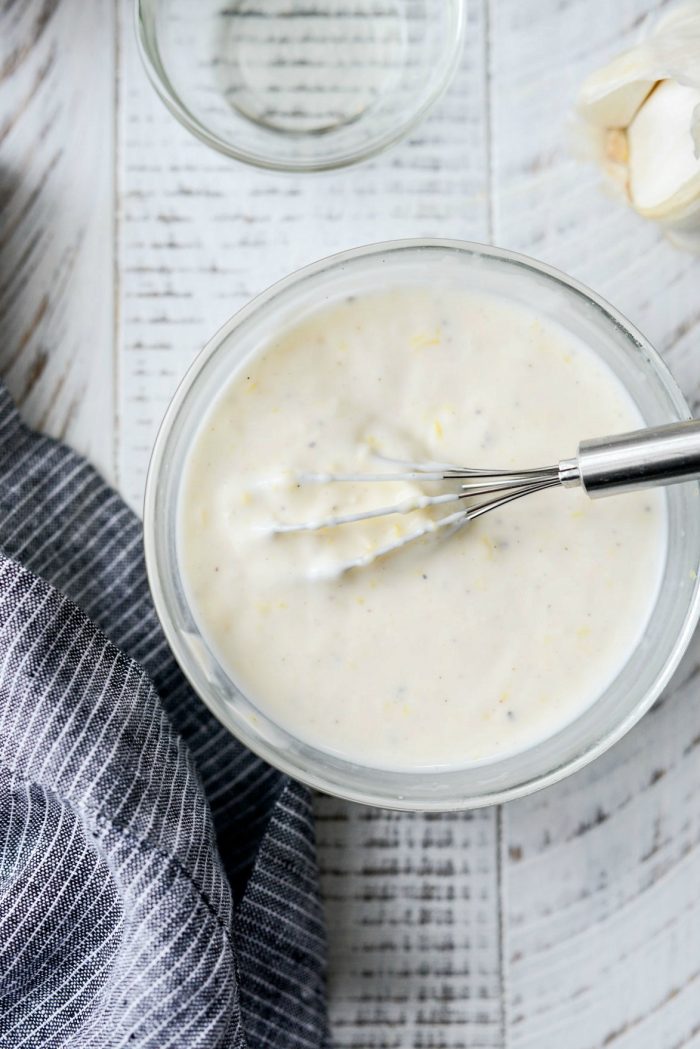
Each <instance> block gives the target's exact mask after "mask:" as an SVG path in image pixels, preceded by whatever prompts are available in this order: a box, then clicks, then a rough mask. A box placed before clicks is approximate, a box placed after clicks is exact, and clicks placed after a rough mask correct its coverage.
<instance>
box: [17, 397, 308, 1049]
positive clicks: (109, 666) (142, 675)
mask: <svg viewBox="0 0 700 1049" xmlns="http://www.w3.org/2000/svg"><path fill="white" fill-rule="evenodd" d="M324 954H325V942H324V928H323V919H322V912H321V906H320V901H319V894H318V877H317V868H316V857H315V846H314V837H313V825H312V819H311V811H310V801H309V796H308V794H307V792H306V790H305V789H304V788H302V787H301V786H300V785H299V784H296V783H294V782H290V781H289V780H287V779H285V778H284V777H282V776H281V775H280V774H279V773H277V772H275V771H274V770H272V769H271V768H269V766H267V765H265V764H264V763H263V762H262V761H260V760H259V759H258V758H256V757H254V756H253V755H252V754H250V753H249V752H248V751H247V750H245V749H244V748H243V747H242V746H241V745H240V744H239V743H237V742H236V741H235V740H234V739H233V738H232V737H231V736H230V735H229V734H228V733H227V732H226V731H225V730H224V729H223V728H222V727H221V726H220V725H219V723H218V722H217V721H216V720H215V719H214V718H213V716H212V715H210V714H209V713H208V711H207V710H206V708H205V707H204V705H203V704H202V703H201V701H200V700H198V699H197V697H196V696H195V695H194V694H193V693H192V691H191V689H190V688H189V686H188V685H187V683H186V681H185V680H184V678H183V677H182V675H181V674H180V671H179V669H178V667H177V666H176V664H175V663H174V660H173V657H172V655H171V653H170V651H169V650H168V647H167V645H166V643H165V640H164V637H163V635H162V633H161V630H160V627H159V624H158V621H157V618H156V615H155V612H154V610H153V606H152V604H151V601H150V597H149V594H148V591H147V587H146V579H145V572H144V565H143V559H142V544H141V526H140V523H139V521H138V520H137V518H136V517H135V516H134V515H133V514H132V513H131V511H130V510H129V509H128V508H127V507H126V506H125V505H124V504H123V502H122V501H121V499H120V498H119V497H118V496H117V495H116V494H115V492H113V491H112V490H110V489H109V488H108V487H107V486H106V485H105V483H104V482H103V481H102V480H101V479H100V477H99V476H98V475H97V473H96V472H95V471H94V470H93V469H92V468H91V467H90V466H89V465H88V464H87V463H86V462H85V461H84V460H83V459H81V458H80V457H78V456H77V455H76V454H75V453H74V452H72V451H70V450H69V449H67V448H65V447H64V446H62V445H61V444H59V443H57V442H55V441H52V440H50V439H49V438H46V437H42V436H39V435H37V434H34V433H32V432H30V431H29V430H28V429H26V428H25V427H24V426H23V424H22V423H21V422H20V419H19V417H18V415H17V412H16V411H15V408H14V405H13V404H12V402H11V400H10V397H9V395H8V393H7V391H6V390H5V389H4V388H3V387H2V385H1V384H0V1046H2V1047H3V1049H5V1047H8V1049H9V1047H12V1049H20V1047H39V1046H40V1047H42V1049H54V1047H59V1046H60V1047H64V1046H65V1047H75V1049H78V1047H79V1049H93V1047H95V1049H97V1047H99V1049H116V1047H118V1046H125V1047H129V1049H136V1047H138V1049H142V1047H149V1049H166V1047H168V1046H171V1047H190V1046H206V1047H207V1049H217V1047H232V1049H259V1047H268V1046H269V1047H274V1049H302V1047H303V1049H321V1047H326V1046H327V1045H328V1034H327V1026H326V1011H325V993H324Z"/></svg>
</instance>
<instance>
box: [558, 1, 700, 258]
mask: <svg viewBox="0 0 700 1049" xmlns="http://www.w3.org/2000/svg"><path fill="white" fill-rule="evenodd" d="M578 111H579V114H580V116H581V117H582V118H583V120H582V121H581V124H580V128H579V145H580V146H585V154H586V155H587V156H588V157H589V158H591V159H593V160H594V161H595V162H596V163H597V164H598V165H599V166H600V167H601V168H602V169H603V171H604V173H605V174H606V176H607V178H608V183H609V185H611V186H613V187H617V189H618V192H619V191H622V193H623V195H624V197H625V198H626V200H627V202H628V203H629V204H631V205H632V207H634V208H635V210H636V211H638V212H639V213H640V214H641V215H643V216H644V217H646V218H649V219H653V220H655V221H657V222H659V223H660V224H661V225H662V226H663V227H664V229H665V231H666V233H667V234H668V235H669V236H670V237H671V238H672V239H673V240H674V241H675V242H676V243H678V244H682V245H683V246H684V247H690V249H691V250H694V251H697V250H698V249H699V248H700V0H687V2H686V3H683V4H681V5H679V6H677V7H676V8H674V9H672V10H671V11H669V12H668V13H667V14H666V15H665V16H663V17H662V18H661V19H659V21H658V22H657V23H656V26H655V27H654V28H653V31H652V32H651V33H650V34H649V36H648V37H647V39H646V40H644V41H643V42H642V43H640V44H638V45H637V47H634V48H632V49H631V50H630V51H627V52H626V53H625V54H623V55H620V56H618V57H617V58H615V59H613V61H612V62H610V63H609V64H608V65H607V66H605V67H604V68H603V69H599V70H597V71H596V72H594V73H592V74H591V75H590V76H589V77H588V79H587V80H586V81H585V82H584V84H583V86H582V88H581V91H580V93H579V99H578ZM579 152H581V153H583V152H584V150H582V149H579Z"/></svg>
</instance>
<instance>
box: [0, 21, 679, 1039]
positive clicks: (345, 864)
mask: <svg viewBox="0 0 700 1049" xmlns="http://www.w3.org/2000/svg"><path fill="white" fill-rule="evenodd" d="M193 2H194V0H193ZM657 6H662V4H661V3H659V4H656V3H654V0H615V3H611V2H609V0H469V33H468V41H467V47H466V51H465V55H464V60H463V62H462V67H461V70H460V72H459V75H458V77H457V80H456V81H455V83H454V84H453V86H452V88H451V90H450V92H449V95H448V96H447V97H446V98H445V99H444V101H443V102H442V103H441V104H440V105H439V106H438V108H437V109H436V110H435V111H434V112H433V114H432V115H431V116H430V118H429V119H428V120H427V122H426V123H425V124H424V125H423V126H422V127H421V128H419V130H418V131H417V132H416V133H415V134H414V135H413V136H412V139H411V140H410V141H408V142H406V143H404V144H403V145H402V146H399V147H398V148H396V149H394V150H393V151H392V152H390V153H389V154H387V155H386V156H384V157H382V158H380V159H379V160H377V161H376V162H373V163H371V164H369V165H367V166H364V167H360V168H358V169H355V170H351V171H347V172H344V173H340V174H334V175H326V176H318V177H291V176H289V177H285V176H279V175H277V176H272V175H265V174H262V173H260V172H257V171H253V170H249V169H247V168H244V167H242V166H238V165H236V164H234V163H232V162H229V161H227V160H225V159H224V158H222V157H220V156H218V155H217V154H215V153H212V152H210V151H208V150H207V149H206V148H205V147H204V146H202V145H201V144H200V143H199V142H197V141H195V140H194V139H193V138H191V137H189V135H188V134H187V133H186V132H185V131H184V130H183V129H182V128H180V126H179V125H178V124H177V123H176V122H175V121H174V120H173V119H172V117H171V116H170V115H169V114H168V113H167V112H166V110H165V109H164V107H163V106H162V105H161V103H160V102H159V101H158V99H157V98H156V97H155V95H154V93H153V91H152V89H151V88H150V86H149V85H148V83H147V81H146V78H145V75H144V73H143V72H142V70H141V68H140V64H139V59H138V56H137V53H136V46H135V41H134V35H133V29H132V17H131V4H130V3H129V2H127V0H5V3H4V4H3V5H1V6H0V187H1V188H0V206H1V209H2V210H1V212H0V373H1V374H2V376H3V378H5V380H6V381H7V382H8V383H9V385H10V388H11V390H12V392H13V393H14V395H15V397H16V398H17V400H18V402H19V404H20V406H21V408H22V410H23V412H24V414H25V416H26V417H27V418H28V419H29V420H30V421H31V422H32V423H33V424H35V425H37V426H39V427H42V428H44V429H46V430H48V431H50V432H51V433H54V434H57V435H59V436H61V437H63V438H65V439H66V440H67V441H68V442H70V443H71V444H73V445H74V446H76V447H77V448H79V449H80V450H82V451H83V452H85V453H86V454H87V455H88V456H90V458H91V459H92V460H93V461H94V462H95V463H97V464H98V466H99V467H100V468H101V470H102V471H103V472H104V473H105V475H106V476H107V477H108V478H109V479H110V480H112V481H113V482H114V483H115V484H116V485H117V486H118V487H119V488H120V489H121V491H122V492H123V493H124V495H125V497H126V498H127V499H128V500H129V502H130V503H131V504H132V505H133V506H134V507H136V508H139V506H140V501H141V495H142V490H143V483H144V476H145V471H146V465H147V462H148V456H149V450H150V447H151V443H152V441H153V437H154V434H155V431H156V427H157V425H158V422H159V420H160V418H161V415H162V413H163V410H164V408H165V406H166V404H167V402H168V400H169V398H170V396H171V394H172V392H173V390H174V389H175V386H176V384H177V382H178V380H179V378H180V377H181V375H182V374H183V372H184V370H185V368H186V367H187V365H188V364H189V362H190V361H191V360H192V358H193V357H194V355H195V354H196V353H197V351H198V350H199V348H200V347H201V346H202V344H203V343H204V341H205V340H206V339H207V338H208V336H209V335H211V334H212V333H213V332H214V331H215V330H216V329H217V328H218V326H219V325H220V324H221V323H222V322H223V321H224V320H225V319H226V318H227V317H228V316H230V314H232V313H233V312H234V311H235V310H236V309H238V307H239V306H241V305H242V304H243V303H244V302H246V301H247V300H248V299H249V298H250V297H251V296H252V295H254V294H255V293H256V292H258V291H260V290H261V289H263V288H264V287H266V286H267V285H268V284H270V283H271V282H272V281H273V280H275V279H276V278H278V277H281V276H283V275H284V274H286V273H288V272H290V271H291V270H293V269H296V268H297V267H298V266H300V265H302V264H304V263H306V262H309V261H311V260H312V259H315V258H317V257H319V256H322V255H325V254H327V253H329V252H332V251H335V250H338V249H341V248H347V247H351V246H354V245H356V244H360V243H365V242H370V241H375V240H379V239H384V238H392V237H406V236H420V235H433V236H451V237H465V238H471V239H475V240H482V241H488V242H493V243H496V244H501V245H503V246H506V247H511V248H515V249H517V250H520V251H525V252H529V253H531V254H534V255H536V256H538V257H540V258H542V259H544V260H546V261H547V262H551V263H553V264H555V265H557V266H560V267H562V268H564V269H566V270H568V271H569V272H570V273H572V274H573V275H574V276H576V277H578V278H580V279H581V280H583V281H585V282H586V283H588V284H590V285H591V286H592V287H594V288H595V289H596V290H597V291H599V292H601V293H602V294H603V295H605V296H606V297H607V298H609V299H610V300H612V301H613V302H614V303H615V304H616V305H617V306H618V307H620V308H621V309H622V310H623V312H625V313H626V314H627V315H628V316H629V317H630V318H631V320H632V321H634V322H635V323H636V324H637V325H639V326H640V327H641V328H642V330H644V331H645V332H646V333H647V334H648V335H649V336H650V337H651V339H652V340H653V341H654V342H655V344H656V345H657V347H658V348H659V349H660V350H661V351H662V352H663V353H664V355H665V357H666V359H667V360H668V362H669V364H670V365H671V367H672V368H673V370H674V371H675V373H676V376H677V377H678V379H679V381H680V382H681V384H682V386H683V387H684V389H685V392H686V394H687V395H688V397H689V398H690V400H691V401H692V402H693V404H694V406H695V408H696V409H698V408H700V262H698V261H697V260H693V259H692V258H691V257H690V256H687V255H684V254H682V253H679V252H677V251H675V250H673V249H672V248H671V247H669V246H668V245H667V244H666V243H664V242H663V241H661V240H660V239H659V236H658V235H657V233H656V231H655V230H654V229H653V228H651V227H649V226H647V225H645V224H644V223H642V222H641V221H640V220H637V219H636V218H635V217H634V216H633V215H632V214H630V213H627V212H626V211H625V210H624V209H623V208H621V207H620V206H618V205H617V204H616V203H614V202H613V201H611V200H609V199H607V198H606V197H605V196H604V195H603V194H602V193H601V192H600V191H599V188H598V185H597V176H596V174H595V173H594V172H593V171H591V170H588V169H586V168H584V167H581V166H580V165H579V164H578V163H577V162H576V161H575V160H574V159H572V157H571V156H570V153H569V149H568V144H567V128H566V124H567V119H568V116H569V113H570V105H571V99H572V96H573V93H574V91H575V89H576V86H577V84H578V82H579V81H580V79H581V78H582V76H583V75H584V74H585V73H586V72H587V71H588V70H589V69H590V68H592V67H593V66H595V65H596V64H598V63H599V62H601V61H602V60H603V59H605V57H606V56H608V55H611V54H612V53H614V52H615V51H617V50H619V49H621V48H622V47H624V46H626V45H628V44H629V43H630V41H631V40H632V39H633V37H634V35H635V33H637V32H638V30H639V26H640V24H641V22H642V20H643V18H644V17H645V16H646V15H647V14H648V13H649V11H653V10H654V8H655V7H657ZM699 685H700V646H698V645H697V644H696V645H695V646H694V650H693V651H692V652H691V653H690V654H689V656H688V658H686V660H685V662H684V664H683V667H682V668H681V671H680V672H679V673H678V675H677V677H676V681H675V684H674V686H673V687H672V688H671V689H669V691H668V692H667V694H666V695H665V697H664V698H663V699H662V701H661V702H660V703H659V704H658V705H657V707H656V708H655V709H654V710H653V711H652V713H651V714H649V715H648V716H647V717H646V718H645V719H644V721H643V722H642V723H641V724H640V725H639V726H638V727H637V728H636V729H635V730H634V731H632V732H631V733H630V735H629V736H628V737H627V738H626V739H625V740H624V741H623V742H622V743H620V744H619V745H618V746H616V747H615V748H614V749H613V750H612V752H610V753H608V754H607V755H606V756H605V757H603V758H602V759H600V760H599V761H597V762H596V763H595V764H594V765H593V766H591V767H589V768H588V769H586V770H585V771H583V772H582V773H579V774H578V775H576V776H574V777H573V778H571V779H569V780H567V781H566V782H565V783H562V784H560V785H559V786H557V787H554V788H550V789H549V790H547V791H545V792H542V793H539V794H536V795H534V796H532V797H530V798H527V799H525V800H522V801H519V802H517V803H513V804H510V805H507V806H504V807H502V808H500V809H495V808H494V809H487V810H484V811H481V812H477V813H474V814H460V815H454V816H410V815H398V814H393V813H385V812H379V811H371V810H368V809H363V808H359V807H357V806H353V805H349V804H345V803H343V802H340V801H335V800H333V799H329V798H319V799H318V801H317V815H318V838H319V850H320V861H321V866H322V870H323V888H324V893H325V899H326V903H327V910H328V928H329V937H330V954H331V973H330V1005H331V1015H332V1022H333V1027H334V1034H335V1038H336V1043H337V1045H338V1046H339V1047H350V1046H353V1047H358V1049H360V1047H361V1049H379V1047H385V1049H390V1047H391V1049H399V1047H400V1049H408V1047H415V1049H439V1047H449V1049H456V1047H470V1049H476V1047H487V1046H508V1047H513V1049H516V1047H518V1049H523V1047H527V1049H548V1047H556V1049H560V1047H561V1049H602V1047H606V1049H607V1047H612V1049H632V1047H633V1049H647V1047H648V1049H680V1047H681V1046H700V702H698V699H699Z"/></svg>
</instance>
